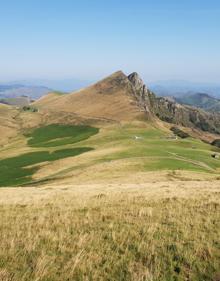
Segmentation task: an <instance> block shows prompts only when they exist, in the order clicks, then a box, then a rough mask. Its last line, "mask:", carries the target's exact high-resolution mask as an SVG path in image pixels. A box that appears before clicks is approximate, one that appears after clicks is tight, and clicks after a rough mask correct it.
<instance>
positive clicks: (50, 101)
mask: <svg viewBox="0 0 220 281" xmlns="http://www.w3.org/2000/svg"><path fill="white" fill-rule="evenodd" d="M34 106H37V107H38V108H40V111H42V112H50V111H56V112H68V113H75V114H76V115H79V116H82V117H84V118H85V119H89V118H100V119H103V120H106V121H108V120H109V121H117V122H120V121H132V120H135V119H136V118H144V116H145V114H144V113H143V112H141V111H140V108H139V107H138V105H137V101H136V100H135V98H134V94H133V90H132V87H131V84H130V83H129V80H128V78H127V76H126V75H125V74H123V73H122V72H120V71H119V72H116V73H114V74H113V75H111V76H109V77H107V78H105V79H103V80H101V81H100V82H98V83H96V84H94V85H92V86H90V87H87V88H85V89H81V90H79V91H77V92H75V93H72V94H69V95H56V94H50V95H48V96H46V97H44V98H42V99H40V100H38V101H36V102H35V103H34Z"/></svg>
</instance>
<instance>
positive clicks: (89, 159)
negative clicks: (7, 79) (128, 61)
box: [0, 72, 220, 281]
mask: <svg viewBox="0 0 220 281" xmlns="http://www.w3.org/2000/svg"><path fill="white" fill-rule="evenodd" d="M30 109H37V110H24V109H22V108H19V109H18V108H17V107H13V106H9V105H4V104H0V134H1V140H0V141H1V143H0V167H1V168H0V212H1V214H2V219H1V220H0V236H1V237H2V239H0V247H1V249H2V252H1V264H0V280H4V281H17V280H23V281H29V280H45V281H46V280H54V281H60V280H79V281H84V280H129V281H136V280H155V281H164V280H208V281H213V280H214V281H216V280H218V279H216V276H217V275H216V274H218V272H219V262H218V261H219V253H218V244H217V243H218V242H217V241H218V237H219V235H218V229H219V223H218V213H219V172H220V159H219V158H218V157H219V155H220V149H219V148H218V147H217V146H214V145H213V146H212V145H210V144H209V143H205V142H203V141H201V139H203V140H206V141H207V142H210V143H211V142H213V140H215V139H217V138H219V137H217V135H214V134H213V133H211V132H212V131H215V130H217V129H218V125H219V123H218V121H217V120H219V119H218V117H217V115H216V125H215V123H214V115H213V114H211V113H207V112H204V111H202V110H199V109H195V108H193V107H190V106H183V105H180V104H178V103H176V102H175V101H173V100H167V99H164V98H158V97H156V95H155V94H154V93H153V92H151V91H150V90H149V89H147V87H146V86H145V85H144V83H143V81H142V80H141V78H140V77H139V76H138V74H137V73H132V74H130V75H129V76H126V75H125V74H123V73H122V72H116V73H114V74H113V75H111V76H109V77H107V78H105V79H103V80H101V81H100V82H98V83H96V84H94V85H91V86H90V87H88V88H85V89H82V90H80V91H77V92H74V93H71V94H62V93H57V92H56V93H49V94H48V95H46V96H44V97H42V98H40V99H39V100H37V101H36V102H34V103H32V104H31V105H30ZM163 120H164V121H163ZM201 124H202V125H201ZM205 125H206V127H204V126H205ZM204 130H205V131H204ZM186 132H187V133H186ZM213 144H216V142H215V143H213ZM213 155H214V156H215V157H213ZM11 187H13V188H11ZM217 277H218V276H217Z"/></svg>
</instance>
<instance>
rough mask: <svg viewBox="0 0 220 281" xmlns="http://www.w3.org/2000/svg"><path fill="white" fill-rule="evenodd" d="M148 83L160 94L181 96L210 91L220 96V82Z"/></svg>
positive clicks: (175, 81) (179, 81)
mask: <svg viewBox="0 0 220 281" xmlns="http://www.w3.org/2000/svg"><path fill="white" fill-rule="evenodd" d="M148 85H149V87H150V89H151V90H152V91H154V92H155V93H156V94H157V95H159V96H175V97H179V96H183V95H184V94H195V93H209V95H211V96H213V97H216V98H218V97H219V98H220V84H214V83H195V82H190V81H184V80H167V81H157V82H153V83H149V84H148Z"/></svg>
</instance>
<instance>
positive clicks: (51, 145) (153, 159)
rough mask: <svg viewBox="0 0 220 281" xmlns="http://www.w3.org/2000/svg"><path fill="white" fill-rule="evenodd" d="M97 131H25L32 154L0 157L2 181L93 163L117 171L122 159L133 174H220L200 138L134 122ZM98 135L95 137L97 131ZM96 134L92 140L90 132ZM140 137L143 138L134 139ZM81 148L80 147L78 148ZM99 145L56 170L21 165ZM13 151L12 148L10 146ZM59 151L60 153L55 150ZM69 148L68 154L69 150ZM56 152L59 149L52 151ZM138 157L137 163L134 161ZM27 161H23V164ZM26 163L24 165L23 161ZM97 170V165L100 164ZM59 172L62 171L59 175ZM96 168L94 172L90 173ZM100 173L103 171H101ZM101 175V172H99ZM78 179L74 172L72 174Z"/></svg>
mask: <svg viewBox="0 0 220 281" xmlns="http://www.w3.org/2000/svg"><path fill="white" fill-rule="evenodd" d="M97 132H98V129H96V128H92V127H87V126H67V125H49V126H46V127H43V128H39V129H36V130H34V131H32V132H29V133H28V134H26V136H27V137H28V145H29V148H28V149H29V151H28V152H29V154H21V155H19V156H15V157H10V158H11V159H7V158H6V157H5V156H4V158H6V159H2V160H1V161H0V165H1V166H2V167H3V169H2V170H1V180H0V185H1V186H4V185H14V184H15V185H17V184H23V183H26V182H30V180H31V176H32V175H33V174H34V173H35V172H37V171H38V170H39V169H40V171H41V170H42V171H44V175H45V174H47V168H48V167H49V168H48V174H47V175H46V177H45V176H44V177H42V178H41V177H40V178H39V179H40V180H41V182H42V180H44V178H45V180H48V177H49V179H52V180H53V178H54V175H56V176H57V175H58V177H59V176H61V177H65V176H66V175H68V176H71V172H72V171H75V172H77V171H78V172H79V173H80V174H81V176H82V180H83V175H84V173H88V174H89V173H90V172H89V169H90V168H91V167H95V168H96V167H98V166H101V167H103V165H102V164H104V165H110V164H112V163H114V165H112V170H111V169H110V168H109V169H108V170H109V175H112V176H113V175H114V173H115V171H116V170H117V168H121V167H120V165H121V164H120V161H126V162H127V166H126V167H125V169H127V171H128V172H129V173H131V172H133V173H135V172H137V171H142V172H147V171H156V170H188V171H196V172H207V173H213V174H214V173H216V174H218V172H219V169H220V161H219V160H217V159H213V158H212V157H211V153H212V150H216V151H217V150H218V149H217V148H216V149H215V148H213V147H212V146H210V145H208V144H205V143H203V142H201V141H199V140H196V139H191V138H189V139H184V140H182V139H178V140H173V139H169V138H168V136H169V135H170V133H169V132H165V131H162V130H159V129H157V128H154V127H150V126H149V127H147V128H146V127H138V126H134V125H123V126H110V127H107V128H105V129H102V130H101V132H100V133H99V134H97ZM95 134H96V135H95ZM92 135H94V136H93V138H89V137H90V136H92ZM135 136H138V137H139V139H137V140H136V139H135ZM81 146H83V147H84V150H83V149H82V148H79V147H81ZM90 147H93V148H94V149H95V151H94V154H93V153H90V154H89V156H87V154H85V155H82V156H81V158H77V161H74V160H71V161H70V163H66V162H64V163H65V164H63V169H62V164H61V162H59V165H57V167H58V168H59V170H57V167H56V162H54V163H55V164H53V166H52V168H51V167H50V165H44V166H43V167H41V168H40V167H39V166H35V167H31V168H29V169H23V167H27V166H30V165H34V164H41V163H43V162H45V161H49V162H51V161H55V160H60V159H64V158H66V157H71V156H75V155H79V154H81V153H82V152H85V151H88V150H91V149H89V148H90ZM112 148H119V149H117V150H116V151H111V152H108V149H109V150H111V149H112ZM102 150H107V152H106V153H104V154H100V155H99V154H98V156H96V155H95V153H99V152H102ZM8 151H9V152H10V149H8ZM56 151H57V152H56ZM66 151H67V152H68V153H66ZM54 152H55V153H54ZM130 161H136V164H135V165H134V164H133V163H130ZM24 162H25V163H24ZM20 163H22V164H20ZM71 167H72V168H71ZM96 169H99V168H96ZM58 171H59V173H58ZM93 173H94V171H91V176H92V174H93ZM100 173H102V172H100ZM100 173H99V174H100ZM72 178H73V180H75V175H74V176H72Z"/></svg>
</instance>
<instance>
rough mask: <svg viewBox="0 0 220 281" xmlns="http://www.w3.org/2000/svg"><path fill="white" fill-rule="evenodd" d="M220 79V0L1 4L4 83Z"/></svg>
mask: <svg viewBox="0 0 220 281" xmlns="http://www.w3.org/2000/svg"><path fill="white" fill-rule="evenodd" d="M119 69H121V70H123V71H124V72H125V73H129V72H132V71H137V72H139V73H140V74H141V75H142V76H143V78H144V79H145V80H146V81H152V80H163V79H186V80H192V81H205V82H212V81H215V82H220V1H219V0H216V1H212V0H173V1H172V0H152V1H148V0H142V1H141V0H131V1H130V0H87V1H86V0H7V1H6V0H0V81H4V80H5V81H6V80H15V79H27V78H47V79H48V78H52V79H57V78H59V79H64V78H71V77H75V78H79V79H86V80H87V79H89V80H94V79H98V78H100V77H103V76H105V75H108V74H110V73H111V72H114V71H116V70H119Z"/></svg>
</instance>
